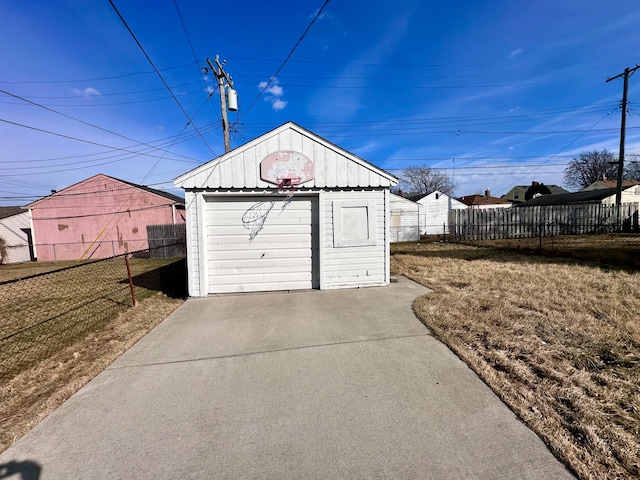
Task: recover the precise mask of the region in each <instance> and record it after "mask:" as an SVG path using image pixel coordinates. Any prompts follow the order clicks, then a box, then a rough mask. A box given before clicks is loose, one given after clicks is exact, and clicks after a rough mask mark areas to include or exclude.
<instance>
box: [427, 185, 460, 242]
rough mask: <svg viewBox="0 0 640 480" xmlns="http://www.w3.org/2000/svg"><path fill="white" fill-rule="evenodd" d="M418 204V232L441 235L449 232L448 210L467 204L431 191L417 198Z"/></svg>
mask: <svg viewBox="0 0 640 480" xmlns="http://www.w3.org/2000/svg"><path fill="white" fill-rule="evenodd" d="M418 203H419V204H420V234H421V235H442V234H447V233H449V210H456V209H465V208H467V206H466V205H465V204H464V203H462V202H459V201H458V200H456V199H455V198H451V197H450V196H448V195H446V194H444V193H440V192H433V193H430V194H429V195H427V196H425V197H423V198H421V199H420V200H418Z"/></svg>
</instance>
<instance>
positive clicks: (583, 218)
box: [449, 203, 638, 240]
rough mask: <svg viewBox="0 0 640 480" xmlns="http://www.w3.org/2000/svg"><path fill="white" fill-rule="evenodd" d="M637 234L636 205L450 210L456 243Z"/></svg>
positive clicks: (451, 229) (451, 230)
mask: <svg viewBox="0 0 640 480" xmlns="http://www.w3.org/2000/svg"><path fill="white" fill-rule="evenodd" d="M623 230H626V231H631V230H633V231H638V204H637V203H625V204H622V205H602V204H595V203H593V204H583V205H545V206H535V207H511V208H491V209H473V208H468V209H465V210H451V211H450V212H449V233H450V234H451V236H452V237H453V238H454V239H456V240H497V239H506V238H535V237H543V236H544V237H548V236H555V235H584V234H590V233H612V232H619V231H623Z"/></svg>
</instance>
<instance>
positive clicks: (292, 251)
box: [209, 248, 312, 262]
mask: <svg viewBox="0 0 640 480" xmlns="http://www.w3.org/2000/svg"><path fill="white" fill-rule="evenodd" d="M311 255H312V251H311V249H310V248H281V249H277V250H276V249H270V250H250V251H246V250H236V251H232V250H216V251H215V252H210V254H209V261H210V262H211V261H220V260H224V261H232V262H233V261H236V260H238V261H242V260H247V259H249V260H252V261H253V260H256V259H265V258H271V259H285V258H286V259H288V260H291V258H294V259H295V258H307V257H309V258H311Z"/></svg>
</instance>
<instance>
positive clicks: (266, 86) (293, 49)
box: [109, 0, 329, 121]
mask: <svg viewBox="0 0 640 480" xmlns="http://www.w3.org/2000/svg"><path fill="white" fill-rule="evenodd" d="M109 1H111V0H109ZM328 3H329V0H325V2H324V3H323V4H322V7H320V8H319V9H318V11H317V12H316V14H315V15H314V17H313V19H312V20H311V22H309V25H307V28H306V29H305V31H304V32H303V33H302V36H301V37H300V38H299V39H298V41H297V42H296V44H295V45H294V46H293V48H292V49H291V51H290V52H289V55H287V58H285V59H284V61H283V62H282V64H281V65H280V67H279V68H278V70H276V73H274V74H273V75H272V76H271V78H269V81H268V82H267V84H266V85H265V86H264V87H263V88H262V90H260V93H259V94H258V96H257V97H256V98H254V99H253V101H252V102H251V104H249V107H248V108H247V109H246V110H245V111H244V112H243V113H242V115H240V118H238V121H240V120H241V119H242V118H244V117H245V116H246V115H247V113H249V111H250V110H251V109H252V108H253V106H254V105H255V104H256V102H257V101H258V99H260V97H261V96H262V95H263V94H264V92H266V91H267V89H268V88H269V87H270V86H271V83H272V82H273V81H274V79H275V78H276V77H277V76H278V74H279V73H280V72H281V71H282V69H283V68H284V66H285V65H286V64H287V62H288V61H289V59H290V58H291V56H292V55H293V53H294V52H295V51H296V49H297V48H298V46H299V45H300V43H301V42H302V40H303V39H304V37H305V36H306V35H307V33H308V32H309V30H310V29H311V27H312V25H313V24H314V23H315V22H316V20H317V19H318V18H319V17H320V15H321V14H322V11H323V10H324V9H325V7H326V6H327V4H328Z"/></svg>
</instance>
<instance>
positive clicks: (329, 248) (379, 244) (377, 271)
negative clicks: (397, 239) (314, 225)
mask: <svg viewBox="0 0 640 480" xmlns="http://www.w3.org/2000/svg"><path fill="white" fill-rule="evenodd" d="M322 198H323V200H322V202H323V205H322V209H321V211H322V212H323V218H321V219H320V222H321V223H322V229H321V231H322V239H321V241H322V245H321V248H322V249H323V264H322V265H321V269H322V288H324V289H332V288H348V287H364V286H381V285H387V284H388V283H389V282H388V278H387V274H386V266H387V262H388V258H387V256H386V243H387V242H386V238H385V192H384V190H377V191H363V192H357V191H341V192H327V193H325V194H323V196H322ZM338 202H367V203H368V204H371V205H373V207H374V208H375V227H374V228H375V230H374V232H372V233H373V234H374V235H375V240H376V244H375V245H367V246H349V247H335V246H334V232H335V229H334V213H336V212H335V208H336V205H338V204H339V203H338Z"/></svg>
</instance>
